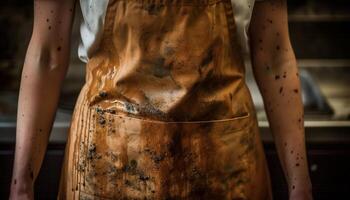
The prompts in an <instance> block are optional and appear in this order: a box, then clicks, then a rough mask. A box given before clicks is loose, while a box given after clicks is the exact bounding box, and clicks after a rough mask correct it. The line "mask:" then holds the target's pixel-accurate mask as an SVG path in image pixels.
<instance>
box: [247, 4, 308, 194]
mask: <svg viewBox="0 0 350 200" xmlns="http://www.w3.org/2000/svg"><path fill="white" fill-rule="evenodd" d="M287 18H288V17H287V5H286V0H265V1H263V2H257V3H256V5H255V8H254V12H253V16H252V21H251V25H250V38H251V49H252V51H251V55H252V64H253V72H254V76H255V79H256V81H257V84H258V86H259V89H260V91H261V94H262V96H263V99H264V105H265V110H266V112H267V116H268V120H269V123H270V127H271V130H272V133H273V136H274V139H275V144H276V148H277V151H278V155H279V158H280V161H281V165H282V168H283V171H284V173H285V176H286V179H287V182H288V185H289V194H290V198H291V199H300V200H302V199H311V198H312V195H311V191H310V190H311V182H310V178H309V174H308V166H307V157H306V150H305V134H304V110H303V104H302V99H301V92H300V79H299V74H298V67H297V63H296V59H295V55H294V52H293V48H292V46H291V43H290V39H289V33H288V19H287Z"/></svg>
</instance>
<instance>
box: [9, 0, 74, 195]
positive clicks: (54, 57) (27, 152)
mask: <svg viewBox="0 0 350 200" xmlns="http://www.w3.org/2000/svg"><path fill="white" fill-rule="evenodd" d="M74 2H75V0H35V1H34V25H33V33H32V37H31V40H30V43H29V46H28V49H27V53H26V57H25V62H24V66H23V70H22V77H21V86H20V92H19V102H18V113H17V130H16V150H15V152H16V153H15V161H14V167H13V175H12V183H11V196H10V199H20V198H24V199H33V185H34V181H35V179H36V177H37V175H38V173H39V170H40V167H41V163H42V161H43V157H44V154H45V151H46V147H47V143H48V138H49V135H50V132H51V129H52V124H53V120H54V116H55V112H56V109H57V103H58V98H59V95H60V89H61V85H62V82H63V79H64V77H65V75H66V71H67V68H68V63H69V48H70V33H71V27H72V21H73V10H74Z"/></svg>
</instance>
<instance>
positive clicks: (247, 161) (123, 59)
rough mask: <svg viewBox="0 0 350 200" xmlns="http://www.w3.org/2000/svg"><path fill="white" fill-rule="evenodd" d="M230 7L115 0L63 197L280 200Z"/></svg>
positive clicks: (89, 77)
mask: <svg viewBox="0 0 350 200" xmlns="http://www.w3.org/2000/svg"><path fill="white" fill-rule="evenodd" d="M233 14H234V13H233V9H232V5H231V2H230V1H229V0H114V1H110V2H109V5H108V8H107V13H106V18H105V25H104V30H103V36H102V40H101V42H100V44H99V47H98V48H97V51H96V52H94V54H93V56H92V57H91V58H90V60H89V62H88V63H87V74H86V83H85V85H84V86H83V88H82V90H81V92H80V95H79V97H78V100H77V102H76V107H75V109H74V113H73V117H72V122H71V127H70V133H69V137H68V143H67V146H66V152H65V160H64V165H63V168H62V174H61V182H60V189H59V194H58V199H210V200H213V199H230V200H231V199H241V200H243V199H250V200H270V199H272V195H271V187H270V178H269V172H268V169H267V166H266V160H265V155H264V151H263V148H262V143H261V139H260V136H259V132H258V125H257V119H256V113H255V110H254V106H253V103H252V99H251V96H250V93H249V90H248V89H247V86H246V83H245V78H244V73H245V70H244V64H243V56H242V53H241V51H240V46H239V42H238V38H237V34H236V26H235V20H234V15H233Z"/></svg>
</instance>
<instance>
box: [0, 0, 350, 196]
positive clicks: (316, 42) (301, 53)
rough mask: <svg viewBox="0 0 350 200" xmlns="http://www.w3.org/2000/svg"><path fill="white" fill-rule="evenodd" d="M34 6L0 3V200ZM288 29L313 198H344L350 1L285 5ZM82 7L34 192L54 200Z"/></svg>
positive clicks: (277, 178)
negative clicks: (300, 94)
mask: <svg viewBox="0 0 350 200" xmlns="http://www.w3.org/2000/svg"><path fill="white" fill-rule="evenodd" d="M32 4H33V1H32V0H22V1H20V0H2V1H0V27H1V28H0V199H7V198H8V192H9V186H10V178H11V171H12V162H13V154H14V140H15V122H16V116H15V115H16V106H17V95H18V88H19V81H20V73H21V69H22V65H23V59H24V56H25V51H26V47H27V45H28V42H29V39H30V35H31V28H32V16H33V13H32V12H33V7H32V6H33V5H32ZM288 8H289V27H290V36H291V40H292V44H293V47H294V50H295V53H296V57H297V59H298V64H299V67H300V70H301V72H302V73H301V78H302V80H301V81H302V86H303V101H304V107H305V130H306V132H305V134H306V142H307V149H308V160H309V171H310V175H311V178H312V183H313V195H314V197H315V199H317V200H321V199H324V200H326V199H350V194H349V189H350V161H349V160H350V89H349V88H350V87H349V86H350V78H349V77H350V23H349V22H350V1H348V0H290V1H288ZM79 9H80V8H79V7H77V8H76V19H75V24H74V31H73V39H72V51H71V66H70V68H69V72H68V75H67V78H66V80H65V83H64V87H63V89H62V94H61V98H60V106H59V109H58V113H57V118H56V122H57V123H56V122H55V126H54V128H53V133H52V136H51V138H50V144H49V146H48V151H47V154H46V157H45V161H44V164H43V166H42V170H41V172H40V175H39V177H38V180H37V183H36V186H35V191H36V199H55V197H56V194H57V189H58V180H59V174H60V170H61V164H62V163H61V162H62V159H63V151H64V147H65V136H66V135H65V134H66V132H67V128H68V126H69V117H70V115H71V111H72V108H73V106H74V103H75V99H76V97H77V95H78V92H79V90H80V87H81V86H82V85H83V82H84V72H85V71H84V64H83V63H82V62H80V61H79V60H78V57H77V50H76V49H77V45H78V43H79V37H80V36H79V23H80V20H81V19H80V10H79ZM247 71H248V74H247V76H248V77H250V78H248V79H247V80H248V84H249V87H250V88H251V91H252V96H253V98H254V102H255V103H256V107H257V111H258V112H257V114H258V118H259V125H260V129H261V134H262V139H263V143H264V147H265V153H266V156H267V159H268V163H269V168H270V173H271V178H272V184H273V192H274V196H275V199H277V200H279V199H288V198H287V186H286V182H285V179H284V177H283V174H282V170H281V166H280V164H279V160H278V157H277V154H276V149H275V146H274V143H273V138H272V136H271V134H270V131H269V128H268V123H267V121H266V115H265V112H264V110H263V106H262V102H261V96H260V93H259V91H258V90H257V88H256V84H255V82H254V80H253V79H252V76H251V72H250V70H249V68H248V70H247Z"/></svg>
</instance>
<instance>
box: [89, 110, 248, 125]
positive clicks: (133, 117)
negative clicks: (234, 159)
mask: <svg viewBox="0 0 350 200" xmlns="http://www.w3.org/2000/svg"><path fill="white" fill-rule="evenodd" d="M90 109H93V110H95V109H98V106H92V107H90ZM95 112H96V111H95ZM104 112H105V113H106V114H107V115H112V116H115V117H123V118H128V119H132V120H139V121H145V122H149V123H159V124H202V123H211V124H213V123H224V122H230V121H236V120H243V119H247V118H249V117H250V116H251V115H250V112H245V113H244V114H243V115H240V116H235V117H232V118H226V119H214V120H196V121H161V120H153V119H145V118H139V117H137V116H129V115H128V113H126V114H124V115H123V114H117V113H116V114H113V113H110V112H108V111H104Z"/></svg>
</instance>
